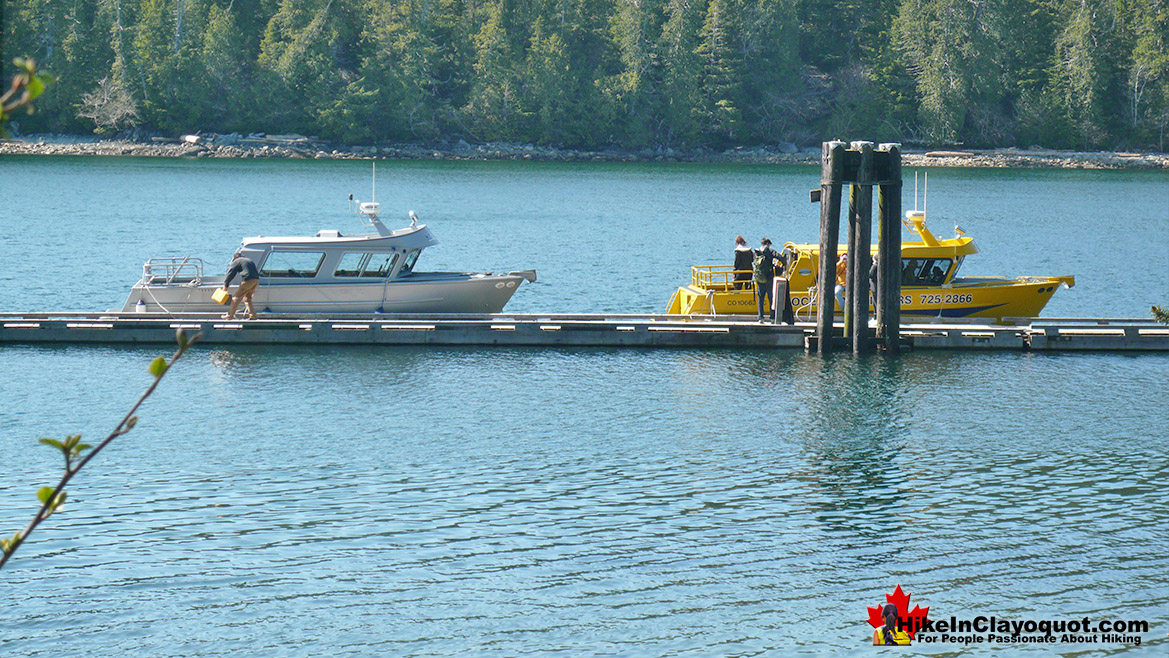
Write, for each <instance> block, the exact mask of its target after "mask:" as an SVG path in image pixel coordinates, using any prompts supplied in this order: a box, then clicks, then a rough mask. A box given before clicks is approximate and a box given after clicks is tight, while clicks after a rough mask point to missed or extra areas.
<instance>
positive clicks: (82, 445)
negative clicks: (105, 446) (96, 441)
mask: <svg viewBox="0 0 1169 658" xmlns="http://www.w3.org/2000/svg"><path fill="white" fill-rule="evenodd" d="M92 447H93V446H91V445H89V444H88V443H78V444H77V445H75V446H73V452H74V453H75V454H78V455H80V454H81V453H83V452H85V451H86V450H89V449H90V448H92Z"/></svg>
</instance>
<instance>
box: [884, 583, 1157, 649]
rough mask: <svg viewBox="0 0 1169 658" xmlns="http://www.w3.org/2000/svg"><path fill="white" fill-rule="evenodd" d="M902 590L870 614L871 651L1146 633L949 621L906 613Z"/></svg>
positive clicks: (1138, 625) (1102, 625)
mask: <svg viewBox="0 0 1169 658" xmlns="http://www.w3.org/2000/svg"><path fill="white" fill-rule="evenodd" d="M909 596H910V595H909V593H907V592H904V591H902V589H901V585H897V587H896V588H895V589H894V590H893V593H892V594H885V604H884V605H878V606H876V607H870V608H868V613H869V618H868V622H869V625H870V626H872V627H873V628H874V630H873V644H874V645H906V644H911V643H914V642H916V643H919V644H967V645H969V644H1132V645H1136V646H1140V644H1141V634H1142V633H1148V632H1149V622H1148V621H1146V620H1144V619H1100V620H1096V619H1092V618H1091V617H1080V618H1077V619H1071V618H1043V619H1038V618H1033V617H1026V618H1009V617H999V616H997V615H982V614H979V615H970V616H958V615H950V616H949V617H946V618H930V617H929V616H928V613H929V607H925V608H922V607H921V606H918V605H914V607H913V610H910V609H909Z"/></svg>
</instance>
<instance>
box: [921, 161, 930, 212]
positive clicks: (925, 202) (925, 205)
mask: <svg viewBox="0 0 1169 658" xmlns="http://www.w3.org/2000/svg"><path fill="white" fill-rule="evenodd" d="M922 187H923V188H924V189H923V190H922V194H921V211H922V212H924V213H925V216H926V217H929V216H930V212H929V211H930V172H928V171H927V172H925V184H924V185H922Z"/></svg>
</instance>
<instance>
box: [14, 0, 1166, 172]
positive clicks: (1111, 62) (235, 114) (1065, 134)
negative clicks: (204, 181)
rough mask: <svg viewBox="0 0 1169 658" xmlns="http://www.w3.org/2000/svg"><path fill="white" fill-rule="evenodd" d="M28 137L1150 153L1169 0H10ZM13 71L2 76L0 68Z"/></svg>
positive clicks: (1161, 141)
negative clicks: (30, 101) (36, 94)
mask: <svg viewBox="0 0 1169 658" xmlns="http://www.w3.org/2000/svg"><path fill="white" fill-rule="evenodd" d="M3 11H4V14H3V58H4V62H5V64H6V65H7V66H10V65H11V60H12V59H13V57H15V56H20V55H27V56H30V57H33V58H35V59H36V60H37V62H38V63H39V65H40V67H41V69H42V70H44V71H48V72H51V73H52V74H54V75H55V76H56V77H57V79H58V82H57V83H56V84H54V85H53V87H52V89H51V91H50V93H47V94H46V95H45V96H43V97H42V99H41V100H39V101H38V108H37V113H36V114H34V115H32V116H19V117H16V119H17V121H18V122H19V124H20V130H21V131H22V132H25V133H30V132H67V133H90V132H93V131H95V130H96V131H98V132H104V133H115V132H117V131H119V130H124V129H126V128H128V127H131V126H138V127H141V128H143V129H146V130H152V131H160V132H162V133H168V134H176V133H185V132H194V131H198V130H202V131H214V132H233V131H238V132H245V133H246V132H258V131H263V132H270V133H290V132H296V133H301V134H305V135H316V136H320V137H322V138H326V139H330V140H334V141H337V142H345V143H365V144H368V143H374V142H382V141H408V142H439V141H444V140H449V141H453V140H458V139H465V140H468V141H472V142H483V141H511V142H532V143H536V144H541V145H547V146H567V147H591V148H599V147H605V146H609V145H619V146H623V147H627V148H628V147H644V146H669V147H682V148H688V147H691V148H692V147H696V146H706V147H710V148H725V147H728V146H733V145H736V144H774V143H777V142H781V141H786V142H794V143H797V144H801V145H806V144H816V143H819V142H820V141H821V140H823V139H830V138H842V139H860V138H863V139H873V140H878V141H900V142H904V143H907V144H928V145H945V144H955V145H956V144H961V145H964V146H966V147H971V148H976V147H991V146H1021V147H1027V146H1031V145H1041V146H1045V147H1052V148H1076V149H1096V148H1108V149H1156V150H1162V151H1163V150H1164V148H1165V138H1166V135H1165V133H1166V132H1167V128H1169V44H1167V41H1169V0H868V1H863V0H20V2H7V3H4V10H3ZM5 71H8V72H9V77H11V69H10V68H6V69H5Z"/></svg>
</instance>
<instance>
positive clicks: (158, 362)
mask: <svg viewBox="0 0 1169 658" xmlns="http://www.w3.org/2000/svg"><path fill="white" fill-rule="evenodd" d="M165 372H166V359H164V358H162V357H161V356H160V357H156V358H155V359H154V360H153V361H151V362H150V374H152V375H154V377H155V378H156V379H157V378H159V377H162V374H163V373H165Z"/></svg>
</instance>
